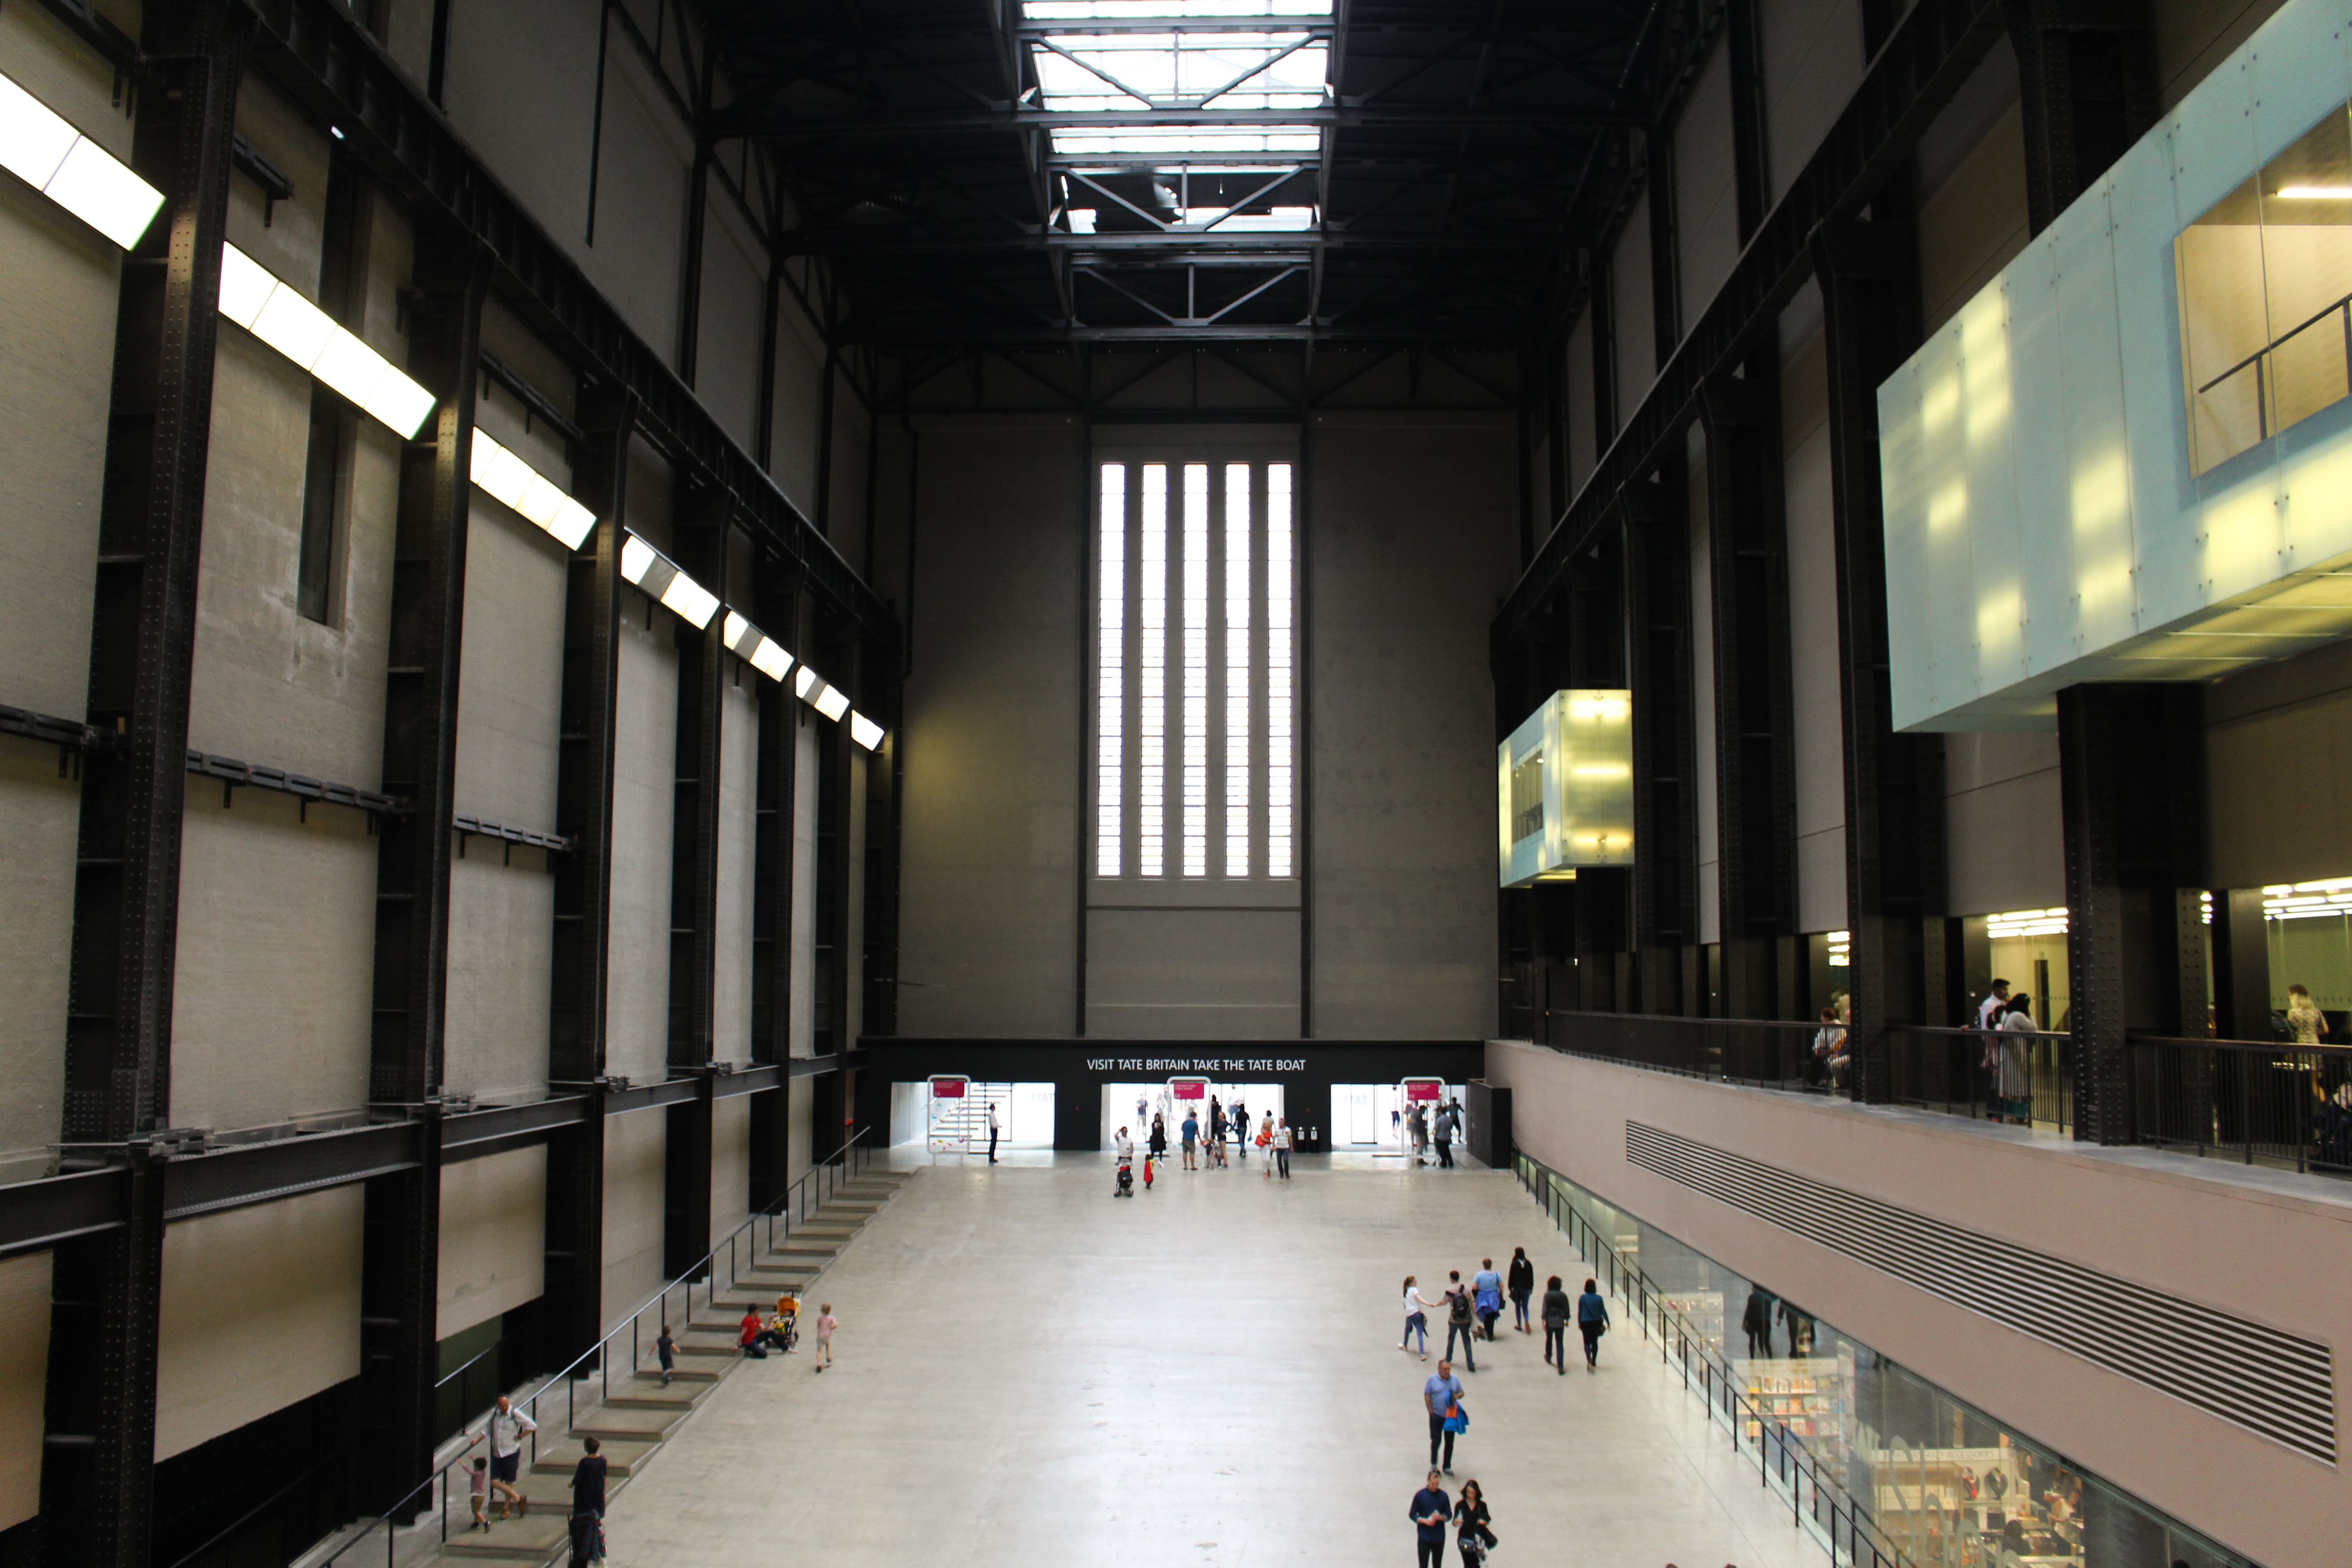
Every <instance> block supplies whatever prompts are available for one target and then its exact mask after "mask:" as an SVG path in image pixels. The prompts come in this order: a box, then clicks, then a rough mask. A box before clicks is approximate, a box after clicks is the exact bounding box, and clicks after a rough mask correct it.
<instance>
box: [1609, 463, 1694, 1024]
mask: <svg viewBox="0 0 2352 1568" xmlns="http://www.w3.org/2000/svg"><path fill="white" fill-rule="evenodd" d="M1624 499H1625V512H1626V518H1625V615H1626V622H1627V626H1626V653H1627V658H1626V661H1625V662H1626V684H1627V686H1628V687H1629V688H1630V689H1631V690H1632V692H1633V792H1634V793H1633V853H1634V861H1633V955H1634V966H1635V973H1636V978H1635V980H1634V994H1635V1001H1634V1005H1635V1006H1636V1007H1637V1008H1638V1010H1639V1011H1642V1012H1644V1013H1675V1012H1679V1011H1681V1007H1682V997H1683V989H1684V985H1683V973H1682V959H1683V954H1684V952H1685V951H1686V950H1687V949H1689V948H1691V947H1693V946H1695V945H1696V943H1697V942H1698V792H1697V787H1696V784H1697V765H1698V749H1697V731H1696V730H1695V729H1694V728H1693V727H1692V711H1691V710H1692V708H1693V705H1694V698H1693V689H1692V681H1691V676H1692V670H1691V595H1690V547H1689V542H1688V521H1689V504H1690V503H1689V496H1688V486H1687V482H1686V480H1685V475H1684V469H1683V468H1682V465H1680V464H1674V465H1670V466H1668V467H1667V468H1664V469H1663V470H1662V471H1661V472H1660V474H1659V476H1658V478H1657V479H1655V480H1654V481H1653V482H1651V483H1649V484H1645V485H1635V486H1633V487H1630V488H1629V489H1627V490H1626V491H1625V498H1624Z"/></svg>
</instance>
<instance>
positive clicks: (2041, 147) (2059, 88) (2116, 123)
mask: <svg viewBox="0 0 2352 1568" xmlns="http://www.w3.org/2000/svg"><path fill="white" fill-rule="evenodd" d="M2001 13H2002V18H2003V20H2004V21H2005V22H2006V23H2007V24H2008V26H2009V39H2010V42H2011V45H2013V46H2014V47H2015V48H2016V50H2017V69H2018V85H2019V89H2020V100H2021V108H2022V110H2023V112H2024V118H2025V203H2026V213H2027V216H2028V220H2029V221H2030V222H2031V223H2032V226H2033V232H2034V233H2036V234H2040V233H2041V232H2042V230H2043V229H2045V228H2047V227H2049V226H2050V224H2051V222H2052V220H2053V219H2054V218H2056V217H2057V216H2058V215H2059V214H2060V213H2062V212H2064V211H2065V210H2066V208H2067V207H2068V206H2069V205H2072V204H2073V202H2074V198H2075V197H2077V196H2079V195H2082V194H2083V193H2084V191H2086V190H2088V189H2089V188H2090V186H2091V183H2092V182H2093V181H2095V180H2096V179H2097V178H2098V177H2099V176H2100V174H2104V173H2105V171H2106V168H2107V165H2109V164H2110V163H2114V162H2115V161H2116V159H2117V158H2119V157H2121V156H2123V154H2124V153H2125V152H2126V150H2127V149H2128V148H2129V147H2130V146H2131V144H2132V143H2133V142H2137V141H2138V140H2139V138H2140V135H2141V133H2142V132H2145V131H2147V128H2148V127H2149V126H2151V125H2153V124H2155V123H2156V114H2157V97H2156V61H2155V42H2154V38H2153V36H2152V33H2151V29H2150V27H2149V24H2148V16H2147V5H2145V4H2143V3H2141V0H2003V4H2002V6H2001Z"/></svg>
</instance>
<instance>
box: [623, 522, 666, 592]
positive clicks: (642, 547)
mask: <svg viewBox="0 0 2352 1568" xmlns="http://www.w3.org/2000/svg"><path fill="white" fill-rule="evenodd" d="M660 559H661V552H658V551H656V549H655V548H654V547H653V546H652V545H650V544H647V543H646V542H645V541H644V540H642V539H639V538H638V537H637V536H636V535H635V534H634V533H633V534H631V535H629V537H628V538H626V539H625V540H623V541H622V542H621V581H623V582H625V583H627V584H631V585H632V586H642V585H643V584H644V583H645V580H646V574H647V573H648V572H651V571H652V570H653V569H654V563H655V562H656V561H659V560H660Z"/></svg>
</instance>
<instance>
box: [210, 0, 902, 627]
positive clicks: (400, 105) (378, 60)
mask: <svg viewBox="0 0 2352 1568" xmlns="http://www.w3.org/2000/svg"><path fill="white" fill-rule="evenodd" d="M252 5H253V8H254V10H255V11H256V12H257V14H258V15H259V16H260V19H261V32H260V36H259V38H258V40H257V46H256V48H255V54H254V64H255V68H256V70H257V71H258V72H259V73H260V74H262V75H263V76H264V77H266V78H267V79H268V80H269V81H270V83H271V84H272V85H273V86H275V87H276V88H277V89H278V90H279V91H281V92H283V93H284V94H286V96H287V97H289V99H291V100H293V101H294V102H295V103H296V104H298V105H299V106H300V107H301V108H302V109H303V110H306V111H307V112H309V113H310V114H313V115H315V116H317V117H318V118H319V119H320V120H321V121H326V122H328V123H330V124H332V125H333V126H335V127H336V129H337V130H338V131H340V132H341V133H342V141H341V143H339V145H340V147H341V151H342V152H343V153H345V154H346V155H347V156H350V157H352V158H353V159H355V160H357V161H358V163H360V164H361V165H362V167H364V168H365V169H366V170H367V172H368V173H369V174H370V175H371V176H373V178H374V179H375V180H376V181H377V182H378V183H379V184H381V185H382V186H383V189H384V190H385V191H386V192H387V193H388V194H390V195H393V196H394V198H395V199H397V200H399V201H400V202H402V203H403V204H404V205H405V206H406V207H407V208H408V210H409V213H410V215H411V217H412V220H413V221H415V222H417V223H419V224H424V223H426V222H428V221H430V220H432V219H434V218H436V217H438V218H440V219H442V220H445V221H448V222H453V223H455V224H456V225H457V226H459V227H461V228H463V229H464V230H465V231H466V232H467V233H469V234H471V235H473V236H474V237H476V238H477V239H478V240H479V241H480V242H481V243H482V244H483V245H485V246H486V247H488V250H489V252H490V254H491V257H492V258H493V260H494V263H495V268H494V271H493V273H492V277H491V291H492V293H493V294H494V295H495V296H496V297H497V298H498V299H499V300H500V301H501V302H502V303H504V304H506V305H507V306H508V307H509V308H510V309H512V310H514V311H515V313H516V314H517V315H518V316H520V318H521V319H522V321H524V323H525V324H526V325H527V326H529V327H530V329H531V330H532V331H534V332H535V333H537V334H538V335H539V336H540V337H541V338H542V339H543V340H544V341H545V342H548V343H549V344H550V345H551V347H553V348H554V349H555V350H556V351H557V352H558V353H561V354H562V355H563V356H564V358H565V360H566V361H567V362H568V363H570V364H571V366H572V368H573V369H574V370H575V371H577V372H579V373H580V374H582V375H583V377H590V378H593V380H594V381H595V382H596V383H597V384H598V386H599V387H600V388H601V389H603V391H604V394H605V395H618V394H623V393H625V394H626V395H629V396H630V397H632V398H633V399H634V400H635V426H636V429H637V433H638V435H639V436H640V437H642V438H643V439H645V440H646V442H647V443H648V444H649V445H651V446H653V447H655V448H656V449H657V450H659V451H660V452H661V454H662V455H663V456H664V457H666V458H668V459H669V460H670V462H671V464H672V465H673V466H674V467H675V468H677V470H678V471H679V478H680V479H681V480H682V481H683V482H685V483H688V484H700V485H707V486H710V487H712V488H715V489H722V490H727V491H730V492H731V493H732V494H733V496H734V498H735V504H736V508H737V516H738V520H739V522H740V526H742V527H743V528H745V529H746V530H747V531H749V532H750V533H751V536H752V538H753V539H754V540H755V541H757V542H759V543H760V544H761V546H762V547H763V548H765V549H768V550H771V551H774V552H779V553H782V554H783V555H786V556H788V557H790V558H792V559H793V560H795V561H798V562H799V563H801V564H802V567H803V570H804V571H805V572H806V574H807V576H808V582H809V585H810V589H811V591H812V592H814V593H815V594H816V595H818V596H819V597H821V598H823V599H824V600H825V601H826V603H827V604H828V605H831V606H832V607H833V608H834V610H835V613H837V614H840V615H842V616H846V617H847V618H848V619H849V621H850V623H851V624H852V625H853V626H856V628H857V631H858V635H859V636H860V637H863V638H864V639H866V641H867V642H869V643H870V644H871V645H872V646H873V647H875V648H876V649H877V657H887V656H888V653H889V651H890V650H894V649H896V648H897V647H898V646H899V643H900V634H899V630H898V619H897V617H896V616H893V615H892V614H891V613H890V609H889V607H888V606H887V605H885V604H884V603H883V602H882V600H881V598H880V597H879V595H876V594H875V593H874V591H873V590H872V589H871V588H869V587H867V586H866V583H865V582H864V581H863V580H862V579H861V578H860V577H859V576H858V574H856V571H854V570H853V569H852V568H851V567H850V565H849V563H847V562H845V561H844V560H843V559H842V558H841V556H840V554H839V553H838V552H836V551H835V549H834V548H833V546H832V545H831V544H830V543H828V542H826V541H825V539H824V535H823V534H822V533H820V532H819V531H817V530H816V529H815V528H814V526H813V525H812V524H811V523H810V521H809V520H808V519H807V518H805V517H803V515H802V514H801V512H800V510H799V509H798V508H797V507H795V506H794V505H793V503H792V501H791V500H788V499H787V498H786V497H785V495H784V493H783V491H782V489H779V488H778V487H777V485H776V483H775V481H774V480H773V479H771V478H770V477H769V476H768V474H767V473H766V471H765V470H764V469H763V468H761V466H760V465H759V464H758V463H757V462H756V461H754V460H753V458H751V454H749V453H748V452H746V451H744V450H743V448H742V447H740V446H738V445H737V444H736V443H735V441H734V439H733V438H732V437H730V436H729V435H728V434H727V433H726V431H725V430H724V429H723V428H721V426H719V422H718V420H716V419H715V418H713V417H712V416H711V415H710V414H709V412H708V411H707V410H705V409H704V407H703V406H702V405H701V404H700V403H699V402H698V401H697V400H696V398H695V395H694V394H693V392H692V390H691V389H689V388H688V385H687V384H686V383H685V382H684V381H682V380H680V379H679V377H678V376H677V374H675V373H674V372H673V371H672V370H671V369H670V368H669V366H668V365H667V363H665V362H664V359H663V357H662V355H661V354H660V353H656V351H655V350H654V349H652V348H651V347H649V346H648V345H647V344H646V342H644V341H643V340H642V339H640V338H639V337H638V336H637V335H636V333H635V331H632V330H631V329H630V328H629V327H628V326H627V325H626V324H625V322H624V321H622V319H621V316H620V314H619V312H618V311H617V310H614V308H613V306H612V305H611V304H610V303H609V302H608V301H607V300H605V298H604V295H603V294H602V293H600V292H599V291H598V290H597V289H595V288H594V286H593V285H592V284H590V283H589V281H588V280H587V279H586V278H585V277H584V276H583V275H582V273H581V272H580V269H579V268H577V267H576V266H574V265H573V264H572V260H571V259H570V258H569V256H568V254H567V253H566V252H565V250H564V248H563V247H562V246H560V245H558V244H557V243H556V242H555V241H554V240H553V239H551V237H549V236H548V234H547V233H546V231H545V230H544V229H542V228H541V226H539V224H538V223H537V221H536V220H534V219H533V218H532V217H531V216H530V214H529V213H528V212H527V211H526V210H525V209H524V207H523V205H522V204H521V203H520V202H518V201H517V200H515V198H514V197H513V196H512V195H509V193H508V192H507V191H506V190H505V188H504V187H502V186H501V185H500V184H499V183H498V182H497V180H496V179H494V178H493V177H492V176H491V175H490V174H489V173H488V170H487V169H485V168H484V167H483V166H482V164H481V163H479V162H478V160H477V159H476V158H475V157H474V155H473V154H472V153H471V152H469V151H468V150H467V147H466V146H465V144H464V143H463V142H460V141H459V140H458V138H457V135H456V133H455V132H452V131H451V130H450V128H449V125H448V122H447V121H446V120H444V119H443V118H442V117H441V115H440V113H439V112H438V111H437V110H435V109H434V108H433V106H432V105H431V103H429V102H428V101H427V100H425V97H424V96H423V95H422V94H420V93H418V92H417V91H416V90H415V88H414V87H413V86H411V85H410V83H409V81H408V79H407V77H406V76H405V75H404V74H403V73H402V72H401V70H400V68H398V67H397V66H395V65H394V64H393V62H392V60H391V58H389V57H388V56H387V55H386V54H385V53H384V51H383V47H382V46H380V45H379V44H378V43H377V42H376V41H375V39H374V38H373V37H370V36H369V34H368V32H367V30H366V29H365V28H364V27H363V26H361V25H360V24H359V22H358V21H357V20H355V19H354V18H353V16H352V14H351V10H350V8H349V7H348V6H346V5H341V3H340V0H252Z"/></svg>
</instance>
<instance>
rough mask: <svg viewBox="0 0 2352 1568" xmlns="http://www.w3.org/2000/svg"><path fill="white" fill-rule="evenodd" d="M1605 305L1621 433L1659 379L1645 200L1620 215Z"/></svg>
mask: <svg viewBox="0 0 2352 1568" xmlns="http://www.w3.org/2000/svg"><path fill="white" fill-rule="evenodd" d="M1609 266H1610V279H1609V288H1610V302H1611V304H1612V306H1614V307H1615V310H1616V312H1617V426H1618V428H1620V429H1622V428H1624V425H1625V421H1626V420H1627V419H1628V418H1630V417H1632V416H1633V410H1635V409H1636V408H1639V407H1641V406H1642V399H1643V397H1644V396H1645V395H1648V393H1649V390H1650V383H1651V382H1653V381H1654V380H1656V379H1657V375H1658V334H1657V327H1656V324H1655V314H1654V307H1653V305H1652V300H1653V299H1654V296H1655V290H1654V289H1652V288H1651V286H1650V282H1651V280H1650V198H1649V195H1647V193H1644V194H1643V195H1641V196H1640V197H1638V198H1637V199H1636V200H1635V201H1634V203H1633V210H1632V211H1631V212H1629V213H1627V214H1626V215H1625V226H1624V227H1623V228H1622V229H1621V230H1619V231H1618V235H1617V247H1616V249H1614V250H1612V252H1610V260H1609Z"/></svg>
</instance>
